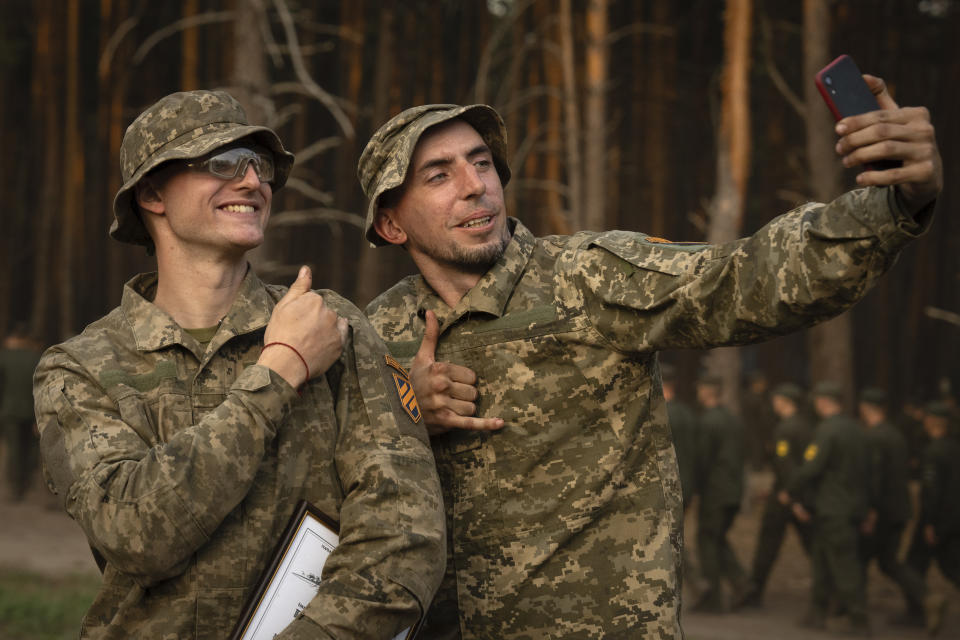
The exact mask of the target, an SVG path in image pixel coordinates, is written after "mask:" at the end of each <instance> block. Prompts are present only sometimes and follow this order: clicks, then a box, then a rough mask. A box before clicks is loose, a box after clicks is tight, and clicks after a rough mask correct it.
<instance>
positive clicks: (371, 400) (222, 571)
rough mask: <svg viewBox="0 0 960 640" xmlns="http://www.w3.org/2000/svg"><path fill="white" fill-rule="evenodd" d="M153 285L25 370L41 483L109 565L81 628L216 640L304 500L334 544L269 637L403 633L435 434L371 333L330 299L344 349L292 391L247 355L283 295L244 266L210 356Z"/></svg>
mask: <svg viewBox="0 0 960 640" xmlns="http://www.w3.org/2000/svg"><path fill="white" fill-rule="evenodd" d="M156 282H157V278H156V275H155V274H150V275H146V276H140V277H138V278H135V279H134V280H131V281H130V283H128V285H127V286H126V287H125V289H124V293H123V299H122V302H121V305H120V307H118V308H117V309H115V310H114V311H113V312H111V313H110V314H109V315H107V316H106V317H104V318H103V319H101V320H99V321H97V322H95V323H93V324H92V325H90V326H89V327H88V328H87V329H86V330H85V331H84V332H83V334H81V335H80V336H77V337H75V338H72V339H71V340H68V341H67V342H65V343H63V344H61V345H58V346H55V347H52V348H51V349H49V350H48V351H47V352H46V354H45V355H44V357H43V360H42V362H41V364H40V366H39V368H38V370H37V373H36V378H35V387H34V388H35V395H36V409H37V417H38V423H39V428H40V431H41V449H42V453H43V460H44V465H45V471H46V476H47V478H48V483H49V484H50V487H51V489H53V490H54V491H55V492H57V493H58V494H59V495H60V496H61V498H62V499H63V500H64V502H65V506H66V510H67V512H68V513H69V514H70V515H71V517H73V518H74V519H75V520H76V521H77V522H78V523H79V524H80V526H81V527H82V528H83V530H84V532H85V533H86V535H87V538H88V539H89V542H90V545H91V547H92V548H93V549H95V550H96V552H97V553H98V554H99V555H100V556H102V558H103V559H104V560H105V562H106V565H105V570H104V576H103V585H102V587H101V590H100V592H99V594H98V595H97V598H96V600H95V602H94V603H93V605H92V606H91V608H90V610H89V611H88V612H87V614H86V616H85V618H84V621H83V629H82V631H81V634H80V635H81V637H83V638H134V637H136V638H151V639H153V638H170V639H174V638H175V639H178V640H182V639H184V638H211V639H212V638H216V639H218V640H220V639H222V638H225V637H227V635H228V633H229V632H230V630H231V629H232V627H233V625H234V624H235V623H236V622H237V620H238V618H239V614H240V611H241V607H242V605H243V604H244V602H245V600H246V598H247V597H248V596H249V594H250V593H251V591H252V590H253V588H254V587H255V585H256V581H257V579H258V577H259V575H260V572H261V571H262V570H263V568H264V567H265V565H266V563H267V561H268V559H269V556H270V554H271V553H272V551H273V549H274V546H275V545H276V543H277V542H278V541H279V539H280V535H281V533H282V531H283V529H284V525H285V524H286V522H287V520H288V519H289V517H290V515H291V514H292V513H293V511H294V508H295V506H296V505H297V503H298V502H299V501H300V500H301V499H306V500H309V501H310V502H312V503H313V504H314V505H316V506H317V507H318V508H319V509H320V510H321V511H323V512H325V513H326V514H328V515H329V516H330V517H332V518H334V519H335V520H338V521H339V523H340V545H339V546H338V547H337V548H336V550H335V551H334V552H333V554H331V555H330V557H329V558H328V560H327V562H326V564H325V566H324V567H323V583H322V584H321V586H320V591H319V593H318V595H317V597H316V598H315V599H314V600H313V601H312V602H310V603H309V605H308V606H307V608H306V610H305V611H304V614H303V616H302V617H301V618H299V619H298V620H296V621H295V622H294V623H293V624H292V625H291V626H290V627H288V629H287V630H286V631H285V632H284V633H282V634H281V635H280V636H277V637H278V638H285V639H286V638H302V637H351V638H392V637H393V636H394V635H396V634H397V633H398V632H400V631H401V630H402V629H404V628H407V627H409V626H410V625H412V624H414V623H415V622H416V621H417V619H418V618H419V617H420V616H421V614H422V611H423V610H424V609H425V607H426V605H427V604H428V603H429V601H430V599H431V598H432V596H433V593H434V591H435V589H436V587H437V585H438V584H439V581H440V578H441V576H442V567H443V565H442V558H443V557H444V553H445V549H444V542H445V537H444V529H443V507H442V503H441V494H440V487H439V483H438V479H437V475H436V471H435V468H434V463H433V457H432V454H431V452H430V448H429V442H428V440H427V436H426V432H425V431H424V429H423V426H422V425H416V424H414V423H413V422H412V421H411V420H410V419H409V418H408V417H407V415H406V413H404V412H403V411H402V409H401V407H400V404H399V400H398V399H397V396H396V392H395V391H393V390H392V389H391V385H392V384H393V382H392V379H391V377H390V372H391V371H393V370H392V369H391V368H390V367H388V366H387V365H386V363H385V359H384V356H385V349H384V347H383V343H382V342H381V341H380V339H379V337H377V336H376V334H375V333H374V331H373V330H372V328H371V327H370V325H369V322H367V321H366V319H365V318H364V317H363V316H362V314H360V312H359V310H357V309H356V308H355V307H353V305H351V304H350V303H348V302H346V301H345V300H343V299H342V298H340V297H338V296H337V295H336V294H334V293H332V292H321V293H322V295H323V297H324V299H325V302H326V304H327V305H329V307H330V308H332V309H333V310H335V311H336V312H337V313H338V314H340V315H341V316H342V317H345V318H347V319H348V321H349V323H350V326H351V332H350V339H349V341H348V343H347V344H346V346H345V348H344V353H343V355H342V356H341V358H340V359H339V361H338V362H337V363H335V364H334V365H333V367H331V369H330V370H329V371H328V372H327V374H326V375H325V376H322V377H318V378H315V379H314V380H312V381H311V382H310V383H309V384H307V385H306V386H305V387H303V388H302V389H301V392H302V395H301V396H299V397H298V395H297V392H296V391H295V390H294V389H292V388H291V387H290V386H289V385H288V384H287V383H286V382H285V381H284V380H283V379H282V378H280V377H279V376H277V375H276V374H275V373H273V372H272V371H271V370H270V369H268V368H266V367H263V366H261V365H257V364H256V361H257V359H258V357H259V355H260V351H261V349H262V345H263V330H264V327H265V326H266V324H267V322H268V320H269V318H270V313H271V311H272V309H273V306H274V304H275V302H276V301H277V300H278V299H279V298H280V297H281V296H282V294H283V293H284V292H285V288H283V287H276V286H272V285H271V286H264V285H263V284H261V283H260V281H259V280H258V279H257V278H256V276H255V275H253V274H252V273H248V275H247V278H246V280H245V281H244V283H243V285H242V288H241V290H240V292H239V295H238V297H237V299H236V301H235V303H234V305H233V307H232V308H231V310H230V312H229V313H228V314H227V316H226V317H225V318H224V319H223V321H222V322H221V324H220V326H219V329H218V330H217V333H216V334H215V335H214V337H213V339H212V341H211V342H210V343H209V344H208V345H206V346H205V347H204V346H202V345H200V344H199V343H198V342H197V341H196V340H194V339H193V338H192V337H191V336H190V335H189V334H188V333H187V332H186V331H184V330H183V329H181V328H180V327H179V326H178V325H177V324H176V323H175V322H174V321H173V320H172V319H171V318H170V317H169V316H168V315H167V314H166V313H164V312H163V311H161V310H160V309H158V308H157V307H156V306H154V305H153V304H152V303H150V302H148V300H149V299H152V296H153V295H154V293H155V290H156Z"/></svg>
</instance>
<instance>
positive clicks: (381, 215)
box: [373, 207, 407, 244]
mask: <svg viewBox="0 0 960 640" xmlns="http://www.w3.org/2000/svg"><path fill="white" fill-rule="evenodd" d="M373 228H374V230H375V231H376V232H377V233H379V234H380V237H381V238H383V239H384V240H386V241H387V242H389V243H390V244H406V242H407V232H406V231H404V230H403V229H401V228H400V226H399V225H398V224H397V210H396V209H394V208H391V207H380V208H379V209H377V215H376V217H374V219H373Z"/></svg>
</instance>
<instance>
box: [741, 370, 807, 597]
mask: <svg viewBox="0 0 960 640" xmlns="http://www.w3.org/2000/svg"><path fill="white" fill-rule="evenodd" d="M802 402H803V390H802V389H800V387H798V386H797V385H795V384H793V383H789V382H788V383H784V384H780V385H778V386H777V387H775V388H774V389H773V391H772V392H771V394H770V403H771V406H772V408H773V411H774V413H775V414H776V415H777V416H778V417H779V418H780V422H778V423H777V426H776V428H775V429H774V432H773V441H774V458H773V489H772V490H771V492H770V494H769V495H768V496H767V499H766V504H765V506H764V510H763V519H762V520H761V524H760V534H759V536H758V539H757V548H756V551H755V552H754V556H753V567H752V570H751V574H750V586H749V588H748V590H747V592H746V594H745V595H744V598H743V600H742V601H741V602H740V603H739V604H740V605H742V606H748V607H759V606H761V605H762V603H763V591H764V588H765V587H766V584H767V578H768V577H769V576H770V571H771V569H772V568H773V564H774V562H775V561H776V559H777V554H779V552H780V547H781V545H782V544H783V536H784V534H785V533H786V530H787V525H788V524H792V525H793V527H794V530H795V531H796V532H797V534H798V535H799V537H800V542H801V544H802V545H803V549H804V551H806V552H807V554H808V555H809V553H810V541H811V536H812V531H811V528H810V523H809V522H800V521H799V520H798V519H797V517H796V515H795V514H794V513H793V508H792V504H791V501H790V495H789V494H788V493H787V487H789V486H790V483H791V481H792V480H793V475H794V473H795V472H796V470H797V469H798V468H799V467H800V465H801V464H803V452H804V450H805V449H806V448H807V445H808V444H809V443H810V439H811V438H812V436H813V427H812V425H811V424H810V421H809V420H808V419H807V417H806V416H805V415H804V413H803V412H802V411H801V405H802Z"/></svg>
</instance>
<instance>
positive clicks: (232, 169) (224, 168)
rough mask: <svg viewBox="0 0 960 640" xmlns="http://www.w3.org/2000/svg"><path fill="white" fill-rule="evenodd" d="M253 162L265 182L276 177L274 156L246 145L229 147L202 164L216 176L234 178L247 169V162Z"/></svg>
mask: <svg viewBox="0 0 960 640" xmlns="http://www.w3.org/2000/svg"><path fill="white" fill-rule="evenodd" d="M248 163H253V170H254V171H256V173H257V177H258V178H259V179H260V180H261V181H263V182H270V181H271V180H273V177H274V165H273V157H272V156H271V155H270V154H269V153H265V152H260V151H253V150H252V149H247V148H245V147H236V148H233V149H227V150H226V151H222V152H220V153H218V154H216V155H214V156H211V157H210V158H208V159H207V160H206V161H205V162H203V163H202V164H204V165H206V167H207V170H208V171H209V172H210V173H212V174H213V175H215V176H218V177H220V178H225V179H227V180H232V179H233V178H236V177H237V176H240V175H243V174H244V173H245V172H246V171H247V164H248Z"/></svg>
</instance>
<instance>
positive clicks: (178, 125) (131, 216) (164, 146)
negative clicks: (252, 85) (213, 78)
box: [110, 91, 293, 247]
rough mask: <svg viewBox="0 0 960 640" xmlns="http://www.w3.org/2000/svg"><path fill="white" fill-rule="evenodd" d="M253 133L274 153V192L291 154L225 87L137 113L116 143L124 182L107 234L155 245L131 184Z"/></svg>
mask: <svg viewBox="0 0 960 640" xmlns="http://www.w3.org/2000/svg"><path fill="white" fill-rule="evenodd" d="M246 137H251V138H253V139H254V140H255V141H256V142H257V143H258V144H260V145H262V146H264V147H266V148H267V149H270V150H271V151H272V152H273V155H274V160H275V164H276V172H275V176H274V180H273V190H274V191H276V190H278V189H280V188H281V187H282V186H283V185H284V183H285V182H286V181H287V176H289V175H290V169H291V167H292V166H293V154H292V153H290V152H289V151H287V150H286V149H284V148H283V144H282V143H281V142H280V138H279V137H278V136H277V134H276V133H274V131H273V130H272V129H270V128H268V127H262V126H254V125H250V124H248V122H247V114H246V113H245V112H244V110H243V107H242V106H240V103H239V102H237V101H236V100H235V99H234V98H233V96H231V95H230V94H228V93H227V92H225V91H184V92H180V93H172V94H170V95H168V96H167V97H165V98H161V99H160V100H159V101H157V102H156V103H155V104H153V105H152V106H150V107H149V108H148V109H147V110H146V111H144V112H143V113H141V114H140V115H139V116H137V119H136V120H134V121H133V122H132V123H131V124H130V126H129V127H127V131H126V133H124V134H123V143H122V144H121V145H120V171H121V174H122V176H123V186H122V187H120V190H119V191H117V195H116V196H115V197H114V199H113V216H114V219H113V224H112V225H110V236H111V237H112V238H115V239H116V240H119V241H120V242H129V243H131V244H141V245H145V246H147V247H151V246H152V245H153V241H152V240H151V239H150V235H149V234H148V233H147V229H146V227H144V225H143V222H142V221H141V220H140V215H139V214H138V213H137V210H136V207H135V206H134V204H135V203H134V201H133V188H134V186H135V185H136V184H137V182H139V181H140V179H141V178H143V176H145V175H146V174H147V173H149V172H150V171H151V170H153V169H155V168H157V167H159V166H160V165H161V164H163V163H165V162H170V161H172V160H192V159H194V158H200V157H202V156H205V155H207V154H208V153H210V152H211V151H213V150H214V149H217V148H219V147H222V146H224V145H226V144H229V143H231V142H235V141H236V140H240V139H241V138H246Z"/></svg>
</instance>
